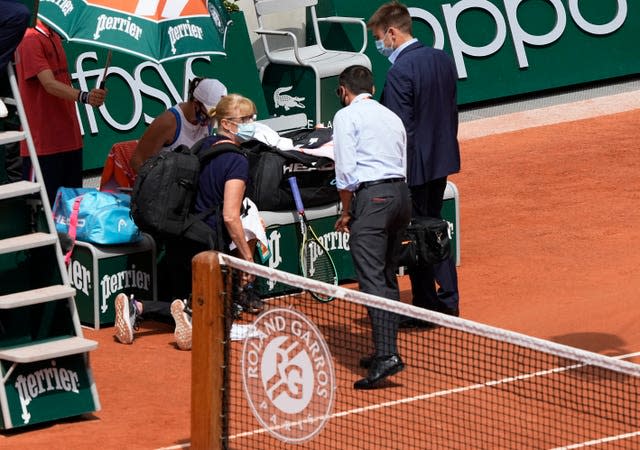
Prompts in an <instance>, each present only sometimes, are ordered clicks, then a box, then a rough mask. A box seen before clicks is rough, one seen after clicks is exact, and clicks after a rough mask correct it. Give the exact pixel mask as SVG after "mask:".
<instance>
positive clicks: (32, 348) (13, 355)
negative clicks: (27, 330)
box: [0, 336, 98, 363]
mask: <svg viewBox="0 0 640 450" xmlns="http://www.w3.org/2000/svg"><path fill="white" fill-rule="evenodd" d="M96 348H98V343H97V342H96V341H92V340H90V339H85V338H83V337H78V336H73V337H69V338H64V339H57V340H55V341H48V342H43V343H39V344H38V343H36V344H29V345H25V346H22V347H14V348H10V349H6V350H0V359H1V360H7V361H13V362H16V363H31V362H35V361H42V360H45V359H52V358H60V357H63V356H68V355H75V354H78V353H86V352H90V351H92V350H95V349H96Z"/></svg>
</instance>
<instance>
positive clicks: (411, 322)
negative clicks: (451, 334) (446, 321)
mask: <svg viewBox="0 0 640 450" xmlns="http://www.w3.org/2000/svg"><path fill="white" fill-rule="evenodd" d="M437 326H438V325H436V324H435V323H433V322H429V321H427V320H420V319H414V318H412V317H408V318H406V319H403V320H401V321H400V323H399V324H398V328H402V329H416V330H429V329H431V328H436V327H437Z"/></svg>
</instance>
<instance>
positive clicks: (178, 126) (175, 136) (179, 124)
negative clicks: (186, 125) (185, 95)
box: [165, 107, 182, 147]
mask: <svg viewBox="0 0 640 450" xmlns="http://www.w3.org/2000/svg"><path fill="white" fill-rule="evenodd" d="M168 111H169V112H170V113H171V114H173V115H174V117H175V118H176V132H175V133H174V134H173V139H172V140H171V142H169V143H168V144H167V145H166V146H165V147H169V146H171V145H173V144H174V143H175V142H176V141H177V140H178V137H180V129H181V128H182V119H181V118H180V113H179V112H178V111H176V109H175V108H174V107H171V108H169V110H168Z"/></svg>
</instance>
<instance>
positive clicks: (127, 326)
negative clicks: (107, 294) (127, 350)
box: [115, 294, 138, 344]
mask: <svg viewBox="0 0 640 450" xmlns="http://www.w3.org/2000/svg"><path fill="white" fill-rule="evenodd" d="M115 305H116V306H115V308H116V324H115V326H116V335H115V337H116V339H117V340H118V341H120V342H121V343H123V344H133V337H134V336H133V331H134V330H135V329H137V328H138V327H137V324H136V318H137V316H138V308H136V303H135V300H134V299H133V295H132V296H131V297H130V298H127V295H126V294H118V295H117V297H116V301H115Z"/></svg>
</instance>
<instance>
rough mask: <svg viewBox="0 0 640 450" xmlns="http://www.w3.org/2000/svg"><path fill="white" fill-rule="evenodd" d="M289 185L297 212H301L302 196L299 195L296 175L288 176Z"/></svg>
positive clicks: (302, 208) (302, 209)
mask: <svg viewBox="0 0 640 450" xmlns="http://www.w3.org/2000/svg"><path fill="white" fill-rule="evenodd" d="M289 185H290V186H291V193H292V194H293V201H294V202H296V208H297V210H298V212H299V213H303V212H304V205H303V204H302V197H300V189H298V180H297V179H296V177H289Z"/></svg>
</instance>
